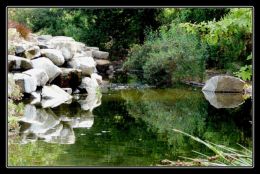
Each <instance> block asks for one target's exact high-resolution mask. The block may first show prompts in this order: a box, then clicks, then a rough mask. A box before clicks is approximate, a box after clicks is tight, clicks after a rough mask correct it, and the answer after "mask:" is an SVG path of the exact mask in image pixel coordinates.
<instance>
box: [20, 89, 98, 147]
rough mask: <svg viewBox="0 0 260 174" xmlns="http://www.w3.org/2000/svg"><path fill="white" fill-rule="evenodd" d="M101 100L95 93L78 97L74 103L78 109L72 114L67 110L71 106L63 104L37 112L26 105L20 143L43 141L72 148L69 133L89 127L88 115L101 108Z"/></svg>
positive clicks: (89, 119) (40, 109) (73, 140)
mask: <svg viewBox="0 0 260 174" xmlns="http://www.w3.org/2000/svg"><path fill="white" fill-rule="evenodd" d="M101 97H102V96H101V94H98V95H96V94H95V93H91V94H90V95H88V96H83V97H82V96H81V99H80V100H78V101H77V103H78V104H79V105H80V106H81V109H76V110H75V112H74V113H73V112H71V110H70V109H71V108H70V107H69V106H72V107H73V105H72V104H70V105H66V104H63V105H60V106H58V107H56V108H54V109H50V108H47V109H44V108H37V107H36V106H35V105H31V104H27V105H26V106H25V111H24V115H23V117H22V118H21V119H20V121H21V129H20V135H21V137H22V142H21V143H23V144H26V143H29V142H32V141H36V140H43V141H45V142H48V143H58V144H74V143H75V139H76V138H75V134H74V130H73V129H74V128H87V129H90V128H91V127H92V125H93V124H94V115H93V113H92V111H93V109H94V108H96V107H98V106H99V105H101ZM64 108H66V109H64ZM77 108H78V107H77ZM57 111H58V112H57Z"/></svg>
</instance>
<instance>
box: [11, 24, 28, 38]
mask: <svg viewBox="0 0 260 174" xmlns="http://www.w3.org/2000/svg"><path fill="white" fill-rule="evenodd" d="M8 28H15V29H16V31H17V32H19V33H20V36H22V37H23V38H24V39H27V38H28V36H29V34H30V33H31V30H30V29H29V28H28V27H26V26H25V25H24V24H21V23H17V22H14V21H8Z"/></svg>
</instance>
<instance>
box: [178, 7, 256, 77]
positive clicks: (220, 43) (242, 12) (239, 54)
mask: <svg viewBox="0 0 260 174" xmlns="http://www.w3.org/2000/svg"><path fill="white" fill-rule="evenodd" d="M181 26H182V27H183V28H184V29H186V31H188V32H190V33H197V34H198V35H200V36H201V38H202V40H203V41H204V43H206V44H207V45H208V51H209V56H208V60H207V64H208V67H214V66H215V67H217V68H219V69H223V68H224V69H227V70H230V71H231V72H235V71H237V70H239V68H240V67H241V66H243V64H245V63H246V62H247V61H246V58H247V56H248V55H250V53H251V52H252V9H250V8H234V9H231V10H230V12H229V13H228V14H227V15H226V16H224V17H223V18H222V19H221V20H219V21H209V22H201V23H199V24H192V23H183V24H181Z"/></svg>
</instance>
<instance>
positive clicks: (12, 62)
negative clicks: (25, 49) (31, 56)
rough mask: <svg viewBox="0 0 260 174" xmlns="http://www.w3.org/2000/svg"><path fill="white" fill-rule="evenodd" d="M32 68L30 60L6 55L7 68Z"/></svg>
mask: <svg viewBox="0 0 260 174" xmlns="http://www.w3.org/2000/svg"><path fill="white" fill-rule="evenodd" d="M31 68H32V62H31V61H30V60H28V59H25V58H23V57H18V56H13V55H8V70H9V71H10V70H27V69H31Z"/></svg>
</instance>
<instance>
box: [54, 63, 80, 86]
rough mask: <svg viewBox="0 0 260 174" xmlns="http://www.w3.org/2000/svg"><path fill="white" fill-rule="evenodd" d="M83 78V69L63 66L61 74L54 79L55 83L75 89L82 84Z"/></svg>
mask: <svg viewBox="0 0 260 174" xmlns="http://www.w3.org/2000/svg"><path fill="white" fill-rule="evenodd" d="M81 80H82V70H80V69H73V68H61V74H60V75H59V76H58V77H57V78H56V79H55V80H53V84H56V85H57V86H59V87H62V88H72V89H75V88H76V87H77V86H79V85H80V83H81Z"/></svg>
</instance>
